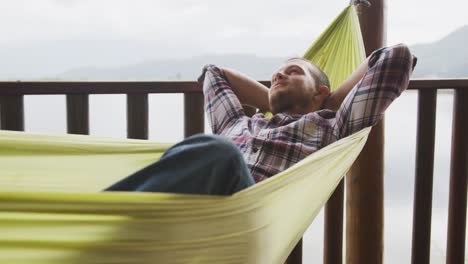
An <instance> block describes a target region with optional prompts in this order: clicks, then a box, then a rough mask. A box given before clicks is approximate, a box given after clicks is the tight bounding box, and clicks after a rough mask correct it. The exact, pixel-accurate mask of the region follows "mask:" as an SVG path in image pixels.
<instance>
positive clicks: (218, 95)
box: [198, 65, 245, 134]
mask: <svg viewBox="0 0 468 264" xmlns="http://www.w3.org/2000/svg"><path fill="white" fill-rule="evenodd" d="M198 83H199V84H200V85H203V94H204V97H205V112H206V114H207V116H208V121H209V123H210V126H211V129H212V130H213V133H214V134H221V133H222V131H223V130H225V129H226V128H228V127H229V126H230V125H232V124H234V123H235V121H237V120H239V119H240V118H241V117H244V116H245V112H244V109H243V108H242V105H241V103H240V101H239V99H238V98H237V96H236V95H235V94H234V92H233V91H232V89H231V85H230V84H229V82H228V80H227V78H226V76H225V75H224V73H223V71H222V70H221V69H220V68H218V67H216V66H215V65H206V66H204V67H203V72H202V74H201V75H200V77H199V78H198Z"/></svg>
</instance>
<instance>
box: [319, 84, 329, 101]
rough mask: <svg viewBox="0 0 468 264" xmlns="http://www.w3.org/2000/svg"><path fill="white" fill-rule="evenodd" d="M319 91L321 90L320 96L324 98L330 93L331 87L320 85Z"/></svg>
mask: <svg viewBox="0 0 468 264" xmlns="http://www.w3.org/2000/svg"><path fill="white" fill-rule="evenodd" d="M318 92H319V95H320V98H321V99H322V100H323V99H325V98H327V97H328V96H329V95H330V88H328V86H326V85H320V86H319V87H318Z"/></svg>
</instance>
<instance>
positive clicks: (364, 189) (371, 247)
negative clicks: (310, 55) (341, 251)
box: [346, 0, 386, 264]
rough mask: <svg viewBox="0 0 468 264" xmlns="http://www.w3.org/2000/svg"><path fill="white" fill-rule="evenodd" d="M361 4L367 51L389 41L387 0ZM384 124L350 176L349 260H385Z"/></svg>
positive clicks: (361, 263) (352, 263)
mask: <svg viewBox="0 0 468 264" xmlns="http://www.w3.org/2000/svg"><path fill="white" fill-rule="evenodd" d="M370 3H371V6H370V7H366V6H364V5H359V6H358V8H357V11H358V15H359V22H360V24H361V30H362V34H363V38H364V45H365V47H366V54H367V55H370V53H372V51H374V50H375V49H378V48H380V47H382V46H383V45H384V43H385V36H386V32H385V6H384V5H385V0H370ZM383 146H384V124H383V120H382V122H381V123H380V124H378V125H376V126H374V128H373V129H372V132H371V134H370V135H369V139H368V141H367V144H366V146H365V147H364V149H363V151H362V152H361V154H360V155H359V157H358V159H357V160H356V162H355V163H354V165H353V167H352V168H351V170H350V172H349V173H348V175H347V178H346V188H347V191H346V263H348V264H366V263H369V264H370V263H372V264H381V263H382V262H383V227H384V223H383V220H384V217H383V172H384V171H383V167H384V155H383V150H384V148H383Z"/></svg>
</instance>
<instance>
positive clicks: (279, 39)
mask: <svg viewBox="0 0 468 264" xmlns="http://www.w3.org/2000/svg"><path fill="white" fill-rule="evenodd" d="M347 3H348V1H312V0H307V1H306V0H288V1H267V0H237V1H219V0H203V1H201V0H198V1H196V0H175V1H161V0H155V1H147V0H139V1H129V0H112V1H110V0H93V1H91V0H80V1H78V0H14V1H13V0H0V8H1V10H2V16H0V24H1V25H2V26H1V27H0V35H1V36H3V37H2V38H0V56H1V57H2V58H3V62H2V63H1V64H4V66H6V65H8V66H9V67H7V68H9V70H11V73H12V74H13V73H15V72H17V70H18V69H23V70H24V71H25V72H26V71H27V70H28V67H32V66H33V65H36V67H35V68H34V69H31V70H32V71H36V72H37V71H40V70H41V68H42V69H43V70H45V69H46V68H48V69H49V70H50V71H51V72H56V71H57V70H59V69H63V68H73V67H82V66H120V65H125V64H129V63H136V62H141V61H144V60H148V59H155V58H163V57H164V58H174V57H186V56H196V55H203V54H213V53H216V54H225V53H250V54H257V55H259V56H292V55H300V54H302V53H303V52H304V51H305V50H306V49H307V48H308V47H309V45H310V44H311V43H312V42H313V40H314V39H315V38H316V37H317V36H318V34H319V33H320V32H321V30H323V29H324V28H325V27H326V26H327V25H328V23H329V22H330V21H331V20H332V19H333V18H334V17H335V16H336V15H337V14H338V13H339V12H340V11H341V10H342V9H343V8H344V7H345V6H346V5H347ZM467 8H468V1H465V0H446V1H444V2H443V3H442V2H441V1H436V0H424V1H423V0H414V1H407V0H392V1H387V14H388V20H387V22H388V44H394V43H398V42H405V43H408V44H414V43H424V42H431V41H434V40H437V39H439V38H441V37H443V36H444V35H446V34H448V33H450V32H451V31H453V30H455V29H456V28H458V27H461V26H463V25H466V24H468V16H466V14H464V12H466V10H467ZM22 61H27V62H28V63H26V62H22ZM39 61H40V64H39V63H38V62H39ZM26 64H27V65H26ZM0 66H1V65H0ZM39 66H40V67H39ZM41 74H42V73H41ZM0 77H1V76H0Z"/></svg>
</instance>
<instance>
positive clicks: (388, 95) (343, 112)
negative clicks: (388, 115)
mask: <svg viewBox="0 0 468 264" xmlns="http://www.w3.org/2000/svg"><path fill="white" fill-rule="evenodd" d="M415 64H416V59H415V57H414V56H413V55H411V52H410V51H409V49H408V47H407V46H406V45H403V44H399V45H395V46H392V47H388V48H382V49H379V50H377V51H375V52H374V53H372V55H371V56H370V57H369V59H368V69H367V70H366V72H365V74H364V76H363V77H362V78H361V79H360V80H359V81H358V82H357V84H356V85H355V86H354V87H353V88H352V89H351V91H350V92H349V94H348V95H346V97H345V99H344V100H343V103H342V104H341V106H340V107H339V109H338V111H337V113H336V124H335V129H336V133H337V136H338V137H340V138H341V137H345V136H348V135H350V134H352V133H354V132H357V131H359V130H361V129H363V128H364V127H368V126H373V125H375V124H376V123H377V122H378V121H380V119H382V117H383V113H384V112H385V110H386V109H387V107H388V106H389V105H390V104H391V103H392V102H393V100H395V99H396V98H397V97H398V96H400V94H401V93H402V92H403V91H404V90H405V89H406V88H407V87H408V83H409V78H410V75H411V73H412V70H413V68H414V66H415ZM363 67H364V66H363Z"/></svg>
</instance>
